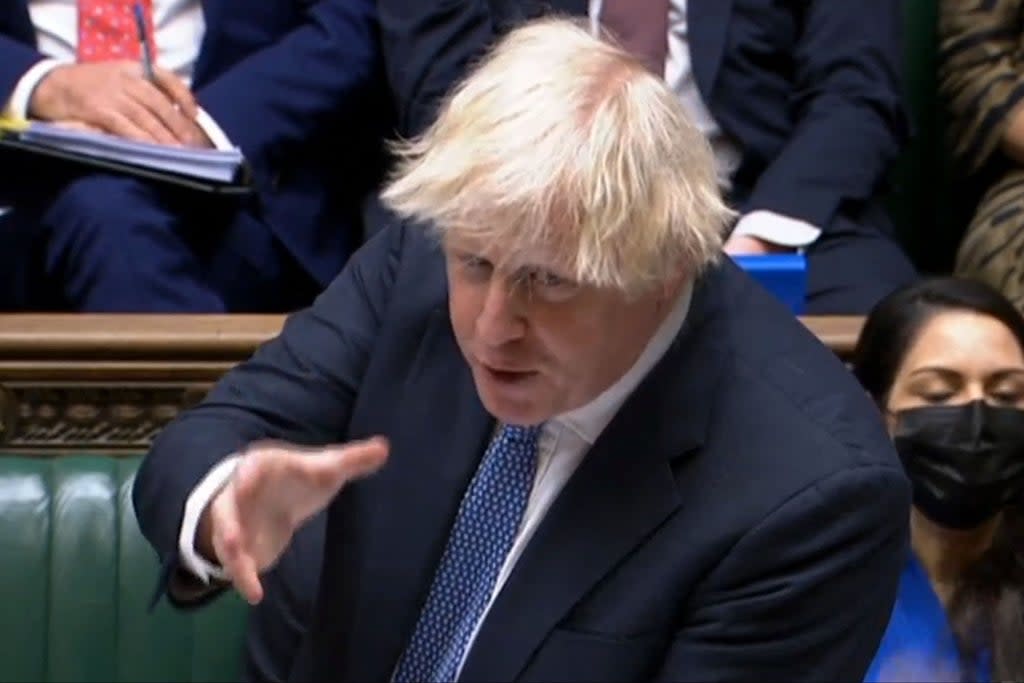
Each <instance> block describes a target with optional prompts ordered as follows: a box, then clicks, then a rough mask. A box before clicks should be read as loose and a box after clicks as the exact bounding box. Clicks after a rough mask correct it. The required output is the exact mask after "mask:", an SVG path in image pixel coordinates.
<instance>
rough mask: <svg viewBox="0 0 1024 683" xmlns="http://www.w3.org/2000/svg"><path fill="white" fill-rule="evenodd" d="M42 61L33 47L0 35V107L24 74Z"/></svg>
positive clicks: (39, 54)
mask: <svg viewBox="0 0 1024 683" xmlns="http://www.w3.org/2000/svg"><path fill="white" fill-rule="evenodd" d="M43 59H45V57H44V55H43V54H42V53H40V52H39V51H38V50H36V49H35V48H34V47H31V46H29V45H26V44H24V43H21V42H18V41H17V40H14V39H12V38H8V37H7V36H4V35H0V107H3V106H4V105H6V104H7V100H9V99H10V98H11V95H12V94H13V93H14V88H15V86H17V85H18V81H20V80H21V77H22V76H24V75H25V72H27V71H28V70H29V69H31V68H32V66H33V65H34V64H35V63H36V62H41V61H42V60H43Z"/></svg>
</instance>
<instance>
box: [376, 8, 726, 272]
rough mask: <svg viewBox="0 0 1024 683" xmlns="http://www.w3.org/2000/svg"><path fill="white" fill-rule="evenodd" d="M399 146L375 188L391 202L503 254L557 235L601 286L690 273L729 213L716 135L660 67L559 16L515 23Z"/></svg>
mask: <svg viewBox="0 0 1024 683" xmlns="http://www.w3.org/2000/svg"><path fill="white" fill-rule="evenodd" d="M395 150H396V152H397V153H398V157H399V161H398V164H397V166H396V171H395V173H394V175H393V177H392V179H391V182H390V183H389V185H388V187H387V188H386V189H385V190H384V193H383V198H384V201H385V203H386V204H388V205H389V206H390V207H391V208H392V210H394V211H395V212H396V213H397V214H399V215H400V216H404V217H406V218H411V219H414V220H419V221H425V222H427V223H429V224H431V225H432V226H433V227H434V228H435V229H436V230H438V231H439V232H440V234H441V235H442V237H443V236H446V235H451V236H464V237H471V238H474V239H477V240H480V241H481V242H482V243H485V244H492V245H497V246H499V247H500V249H501V255H502V258H508V259H511V258H513V257H514V256H515V255H517V254H521V253H523V252H526V251H527V250H529V249H530V248H531V247H533V248H534V249H535V248H536V247H537V246H538V245H541V246H543V248H547V249H556V250H557V253H558V255H559V256H560V257H561V258H562V259H563V261H564V263H565V264H566V266H567V267H568V268H570V269H571V270H572V271H573V272H572V275H573V277H575V278H576V279H577V280H578V281H579V282H581V283H586V284H590V285H594V286H598V287H612V288H617V289H620V290H623V291H634V292H635V291H638V290H642V289H646V288H648V287H650V286H652V285H655V284H658V283H663V282H666V281H668V280H669V279H671V278H673V277H677V276H678V275H679V274H680V273H681V272H683V273H687V274H694V275H696V274H697V273H699V272H700V271H701V270H702V269H703V268H705V267H706V266H707V265H709V264H711V263H713V262H714V261H715V260H716V259H717V258H718V255H719V254H720V252H721V245H722V237H723V234H724V232H725V229H726V226H727V224H728V223H729V221H730V220H731V218H732V215H733V214H732V211H731V210H730V209H729V208H728V207H727V206H726V205H725V203H724V202H723V200H722V197H721V194H720V192H719V188H718V183H717V179H716V174H715V162H714V157H713V155H712V152H711V147H710V145H709V144H708V142H707V141H706V140H705V138H704V136H703V135H702V134H701V133H700V131H699V130H697V128H696V127H695V126H694V125H693V124H692V123H691V122H690V121H689V119H688V118H687V116H686V114H685V113H684V111H683V109H682V107H681V105H680V104H679V102H678V100H677V99H676V97H675V96H674V95H673V94H672V92H670V91H669V89H668V88H667V87H666V86H665V84H664V83H663V82H662V80H661V79H660V78H656V77H655V76H653V75H651V74H650V73H649V72H648V71H647V70H646V69H644V67H643V65H642V64H641V63H640V62H639V61H637V60H635V59H633V58H632V57H631V56H630V55H628V54H626V53H625V52H623V51H622V50H621V49H619V48H618V47H616V46H615V45H613V44H612V43H610V42H608V41H605V40H602V39H599V38H597V37H594V36H593V35H591V33H590V31H589V30H588V29H587V28H586V26H585V25H584V24H581V23H577V22H575V21H571V20H566V19H558V18H556V19H551V18H548V19H541V20H537V21H534V22H530V23H528V24H525V25H523V26H521V27H519V28H517V29H515V30H514V31H511V32H510V33H509V34H508V35H506V36H505V37H504V38H503V39H502V40H501V41H500V42H499V43H498V44H497V45H496V46H495V48H494V49H493V50H492V51H491V52H490V54H489V55H487V56H486V57H485V58H484V59H483V61H482V62H481V63H480V64H479V65H478V66H477V67H476V68H475V69H474V70H473V72H472V73H471V74H470V75H469V76H468V77H467V78H466V79H465V80H464V81H463V82H462V83H461V84H459V85H458V86H457V87H456V88H455V89H454V90H453V91H452V93H451V94H450V95H449V97H448V99H447V100H446V102H445V103H444V106H443V107H442V109H441V113H440V115H439V117H438V119H437V120H436V121H435V122H434V124H433V125H432V126H431V127H430V128H429V129H428V130H427V131H426V132H424V133H423V134H422V135H421V136H419V137H418V138H416V139H413V140H409V141H401V142H398V143H396V145H395Z"/></svg>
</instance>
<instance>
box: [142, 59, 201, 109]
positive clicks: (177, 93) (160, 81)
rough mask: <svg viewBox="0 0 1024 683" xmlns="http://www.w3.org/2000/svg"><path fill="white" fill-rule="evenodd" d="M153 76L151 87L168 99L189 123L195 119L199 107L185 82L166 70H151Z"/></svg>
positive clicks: (158, 68)
mask: <svg viewBox="0 0 1024 683" xmlns="http://www.w3.org/2000/svg"><path fill="white" fill-rule="evenodd" d="M153 75H154V77H155V81H154V83H153V85H155V86H156V87H157V88H158V89H159V90H160V91H162V92H163V94H164V95H166V96H167V97H168V98H170V100H171V102H172V103H173V104H176V105H177V106H178V108H179V109H181V113H182V114H184V115H185V117H186V118H187V119H188V120H189V121H191V120H193V119H195V117H196V114H198V113H199V105H197V104H196V98H195V96H194V95H193V94H192V91H191V90H189V89H188V86H186V85H185V82H184V81H183V80H181V79H180V78H178V77H177V76H176V75H174V74H173V73H171V72H170V71H168V70H167V69H161V68H160V67H155V68H154V69H153Z"/></svg>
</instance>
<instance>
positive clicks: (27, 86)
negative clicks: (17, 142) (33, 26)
mask: <svg viewBox="0 0 1024 683" xmlns="http://www.w3.org/2000/svg"><path fill="white" fill-rule="evenodd" d="M70 63H71V62H66V61H62V60H60V59H44V60H42V61H41V62H36V63H35V64H33V65H32V68H31V69H29V70H28V71H26V72H25V75H24V76H22V77H21V79H20V80H19V81H18V83H17V85H15V86H14V92H12V93H11V98H10V99H9V100H7V104H6V106H4V112H3V113H4V116H7V117H10V118H13V119H27V118H28V103H29V101H30V100H31V99H32V93H33V92H35V89H36V86H37V85H39V82H40V81H42V80H43V79H44V78H46V76H47V74H49V73H50V72H51V71H53V70H54V69H56V68H57V67H58V66H63V65H64V64H70Z"/></svg>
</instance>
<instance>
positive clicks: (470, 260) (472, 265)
mask: <svg viewBox="0 0 1024 683" xmlns="http://www.w3.org/2000/svg"><path fill="white" fill-rule="evenodd" d="M461 261H462V267H463V268H465V269H467V270H470V271H473V272H478V273H482V272H486V271H488V270H490V267H491V264H490V263H489V262H488V261H487V260H486V259H482V258H480V257H479V256H463V257H461Z"/></svg>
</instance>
